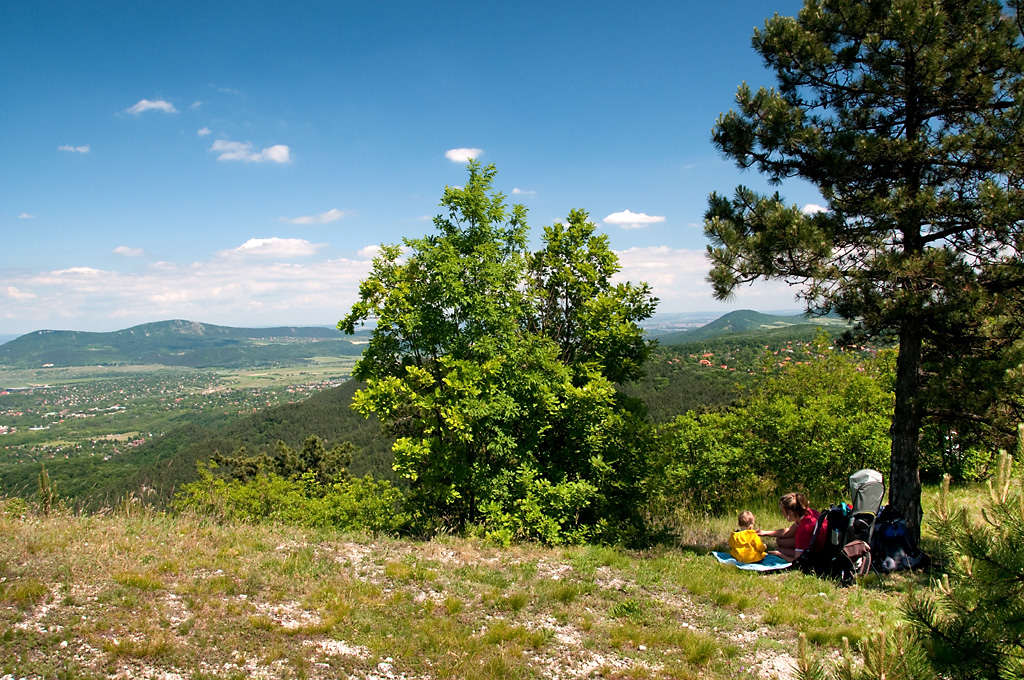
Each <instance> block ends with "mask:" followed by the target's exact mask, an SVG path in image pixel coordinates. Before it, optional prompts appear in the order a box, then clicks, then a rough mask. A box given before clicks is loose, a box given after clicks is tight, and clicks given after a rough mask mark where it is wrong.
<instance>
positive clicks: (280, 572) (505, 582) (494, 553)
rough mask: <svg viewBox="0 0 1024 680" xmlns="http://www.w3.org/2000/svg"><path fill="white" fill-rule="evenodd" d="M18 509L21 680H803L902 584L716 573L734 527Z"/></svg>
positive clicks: (892, 622)
mask: <svg viewBox="0 0 1024 680" xmlns="http://www.w3.org/2000/svg"><path fill="white" fill-rule="evenodd" d="M21 512H22V508H20V507H18V505H17V504H16V503H15V504H9V503H8V502H4V501H0V537H3V540H0V564H3V565H4V583H3V584H2V587H0V629H2V630H4V631H5V632H4V634H3V635H2V636H0V659H2V660H0V673H5V674H7V675H6V676H5V677H14V678H20V677H31V678H51V677H69V678H70V677H74V678H96V679H98V678H115V677H116V678H186V677H188V678H308V679H309V680H329V679H333V678H364V679H367V680H384V679H392V680H395V679H398V678H408V679H410V680H412V679H413V678H417V679H424V680H426V679H428V678H472V679H474V680H498V679H500V678H538V679H542V678H561V679H563V680H565V679H566V678H589V677H604V678H648V679H649V680H668V679H670V678H698V677H699V678H703V679H705V680H727V679H730V678H737V677H744V678H751V679H754V678H765V679H766V680H767V679H769V678H773V677H774V678H792V677H794V672H793V671H794V659H793V656H792V655H793V654H795V653H796V651H795V650H796V647H797V636H798V635H799V634H804V635H806V637H807V639H808V640H809V641H812V642H811V644H810V646H813V647H814V648H815V651H816V653H818V654H823V655H826V656H832V657H839V655H840V652H841V650H842V645H843V638H847V639H849V641H850V643H851V644H850V647H853V648H854V650H856V649H857V648H858V645H857V643H858V642H859V641H860V640H862V639H864V638H865V637H867V636H868V635H869V634H870V633H871V632H872V631H884V632H889V633H890V634H892V633H891V631H892V630H893V629H894V627H895V626H896V625H898V620H899V613H898V606H899V602H900V601H901V598H902V597H903V590H904V588H905V582H904V581H902V580H899V579H890V580H889V581H887V582H886V583H884V584H882V585H881V586H878V585H875V586H873V587H865V588H847V589H838V588H837V587H836V586H834V585H832V584H831V583H828V582H824V581H820V580H818V579H815V578H814V577H812V576H805V575H803V574H801V573H799V572H798V571H796V570H793V573H783V574H775V575H773V576H771V577H764V578H758V577H757V576H756V575H755V574H751V573H749V572H742V571H740V570H738V569H734V568H730V567H725V566H723V565H720V564H718V563H717V562H716V561H715V560H714V559H713V558H712V557H710V556H709V555H708V549H709V548H710V547H714V548H716V549H718V548H721V547H723V546H724V542H725V536H727V535H728V531H729V530H730V529H731V528H732V525H731V522H732V518H731V517H730V518H728V519H727V520H725V522H728V523H725V522H723V523H721V524H720V526H714V527H705V532H706V533H709V534H718V536H717V537H716V538H715V539H712V541H711V542H710V543H709V542H705V543H703V544H702V545H701V546H700V548H699V551H698V550H678V549H666V548H661V549H655V550H648V551H644V552H642V553H631V552H625V551H622V550H616V549H613V548H608V547H596V546H595V547H579V548H566V547H558V548H544V547H540V546H538V545H536V544H526V545H520V546H513V547H512V548H507V549H499V548H491V547H486V546H482V545H481V544H480V542H479V541H470V540H462V539H457V538H453V537H442V538H439V539H438V540H436V541H432V542H414V541H402V540H394V539H391V538H387V537H380V536H358V535H355V536H354V535H346V534H342V533H339V532H335V531H330V530H318V531H304V530H300V529H294V528H290V527H284V526H278V525H222V524H218V523H217V522H215V521H213V520H212V519H211V518H208V517H190V516H180V517H179V516H173V515H168V516H161V515H157V514H154V513H145V512H140V511H139V510H138V508H132V509H130V512H129V516H125V515H124V514H123V513H119V514H117V515H113V516H103V517H95V516H92V517H90V516H69V515H51V516H49V517H34V516H32V517H29V519H28V520H27V521H26V520H25V519H23V518H22V517H21ZM709 529H710V531H708V530H709ZM808 612H813V615H808ZM865 612H870V614H871V615H870V616H866V615H865Z"/></svg>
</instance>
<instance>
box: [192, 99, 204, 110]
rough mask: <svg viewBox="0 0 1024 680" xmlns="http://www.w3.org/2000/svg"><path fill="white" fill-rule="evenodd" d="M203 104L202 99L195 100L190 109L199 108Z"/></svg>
mask: <svg viewBox="0 0 1024 680" xmlns="http://www.w3.org/2000/svg"><path fill="white" fill-rule="evenodd" d="M202 105H203V103H202V102H200V101H195V102H192V106H190V107H189V108H190V109H198V108H199V107H200V106H202Z"/></svg>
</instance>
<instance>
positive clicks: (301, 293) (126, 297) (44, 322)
mask: <svg viewBox="0 0 1024 680" xmlns="http://www.w3.org/2000/svg"><path fill="white" fill-rule="evenodd" d="M369 266H370V264H369V261H366V260H353V259H326V258H322V259H318V260H315V261H311V262H305V263H301V264H300V263H286V262H278V261H273V260H269V261H268V260H266V259H264V258H245V257H228V258H226V257H213V258H210V259H207V260H204V261H199V262H192V263H184V264H182V263H173V262H158V263H152V264H150V265H148V266H146V267H145V268H144V269H142V270H133V271H132V272H130V273H125V272H118V271H105V270H98V269H93V268H90V267H73V268H70V269H64V270H60V271H42V272H36V273H21V272H18V273H13V274H12V273H10V272H0V319H5V320H10V321H16V322H17V323H18V324H25V325H28V327H27V328H25V329H24V332H28V331H29V330H34V329H36V328H74V329H77V330H114V329H116V328H126V327H128V326H132V325H135V324H138V323H145V322H149V321H159V320H161V319H193V320H196V321H207V322H212V323H221V324H225V325H233V326H244V327H251V326H271V325H282V324H287V325H305V324H309V325H312V324H323V323H333V322H334V321H337V319H339V318H340V317H341V316H342V315H344V313H345V312H346V311H347V310H348V308H349V307H350V306H351V305H352V304H353V303H354V302H355V301H356V300H358V297H359V281H360V280H361V279H362V278H364V277H365V276H366V274H367V272H368V270H369Z"/></svg>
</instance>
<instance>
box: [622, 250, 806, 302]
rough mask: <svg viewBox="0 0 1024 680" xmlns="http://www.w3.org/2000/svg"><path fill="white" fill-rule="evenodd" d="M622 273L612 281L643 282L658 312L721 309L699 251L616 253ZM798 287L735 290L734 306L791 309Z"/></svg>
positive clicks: (764, 285) (776, 284) (775, 284)
mask: <svg viewBox="0 0 1024 680" xmlns="http://www.w3.org/2000/svg"><path fill="white" fill-rule="evenodd" d="M615 254H616V255H618V257H619V263H620V264H621V265H622V270H621V271H620V272H619V273H618V274H616V275H615V277H614V279H613V280H614V281H615V282H616V283H620V282H623V281H632V282H634V283H640V282H646V283H649V284H650V285H651V288H652V289H653V291H654V295H655V297H657V298H658V299H659V300H661V303H660V304H659V308H660V309H662V310H665V311H704V310H707V309H711V308H717V307H720V306H721V303H719V302H717V301H716V300H715V299H714V296H713V295H712V290H711V284H709V283H708V282H707V281H705V278H706V277H707V275H708V270H709V269H710V264H709V263H708V260H707V257H706V256H705V252H704V251H703V250H688V249H685V248H682V249H677V248H669V247H668V246H652V247H647V248H629V249H627V250H620V251H616V253H615ZM799 290H800V288H799V287H794V286H789V285H786V284H785V283H779V282H771V283H758V284H755V285H753V286H744V287H741V288H738V289H737V290H736V296H735V300H733V301H731V302H730V306H732V307H735V306H736V305H739V306H742V307H749V308H751V309H783V308H787V307H792V306H793V300H794V298H795V296H796V293H797V292H799Z"/></svg>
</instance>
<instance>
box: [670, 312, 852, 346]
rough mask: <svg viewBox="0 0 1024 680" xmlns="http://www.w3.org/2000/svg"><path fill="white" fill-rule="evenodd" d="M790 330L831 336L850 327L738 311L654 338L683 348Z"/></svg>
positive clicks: (800, 316) (833, 321)
mask: <svg viewBox="0 0 1024 680" xmlns="http://www.w3.org/2000/svg"><path fill="white" fill-rule="evenodd" d="M793 326H815V327H820V326H826V327H829V330H830V331H832V333H833V334H836V333H839V332H842V331H843V330H846V328H848V327H849V323H848V322H846V321H845V320H843V319H839V318H837V317H831V316H825V317H815V316H810V315H807V314H797V315H794V316H776V315H773V314H762V313H761V312H755V311H752V310H749V309H741V310H738V311H735V312H729V313H728V314H725V315H723V316H721V317H719V318H717V319H715V320H714V321H712V322H711V323H709V324H706V325H704V326H701V327H700V328H695V329H693V330H687V331H678V332H675V333H666V334H664V335H659V336H658V337H657V339H658V342H659V343H661V344H662V345H682V344H687V343H691V342H703V341H704V340H707V339H709V338H715V337H718V336H721V335H729V334H733V333H747V332H750V331H770V330H775V329H779V328H789V327H793Z"/></svg>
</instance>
